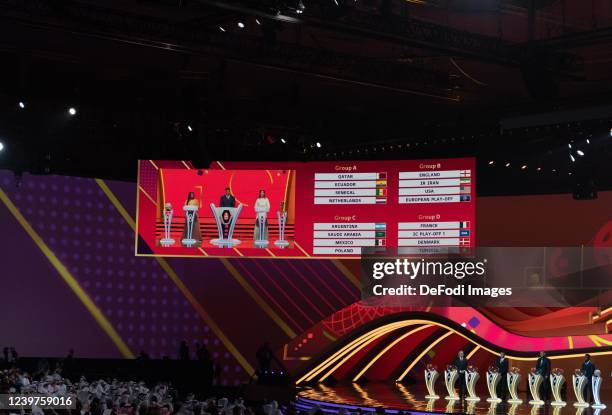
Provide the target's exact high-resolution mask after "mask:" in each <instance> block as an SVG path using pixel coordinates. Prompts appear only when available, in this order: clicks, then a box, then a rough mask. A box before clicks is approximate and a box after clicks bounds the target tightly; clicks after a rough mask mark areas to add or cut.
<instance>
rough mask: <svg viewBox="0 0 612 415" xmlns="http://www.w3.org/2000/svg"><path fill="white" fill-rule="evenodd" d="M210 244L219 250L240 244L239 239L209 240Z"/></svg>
mask: <svg viewBox="0 0 612 415" xmlns="http://www.w3.org/2000/svg"><path fill="white" fill-rule="evenodd" d="M210 243H211V244H213V245H215V246H218V247H219V248H231V247H233V246H235V245H238V244H239V243H240V240H239V239H211V240H210Z"/></svg>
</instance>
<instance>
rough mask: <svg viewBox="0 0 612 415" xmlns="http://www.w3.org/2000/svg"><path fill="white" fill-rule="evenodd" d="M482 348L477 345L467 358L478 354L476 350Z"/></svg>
mask: <svg viewBox="0 0 612 415" xmlns="http://www.w3.org/2000/svg"><path fill="white" fill-rule="evenodd" d="M479 350H480V346H476V347H474V349H472V351H471V352H469V353H468V355H467V356H466V358H467V359H471V358H472V356H474V355H475V354H476V352H478V351H479Z"/></svg>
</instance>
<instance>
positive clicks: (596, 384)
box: [591, 369, 606, 410]
mask: <svg viewBox="0 0 612 415" xmlns="http://www.w3.org/2000/svg"><path fill="white" fill-rule="evenodd" d="M591 381H592V383H591V388H592V389H591V390H592V391H593V402H594V403H593V405H591V408H593V409H595V410H597V409H599V410H601V409H605V408H606V405H605V404H604V403H602V402H601V398H600V395H599V392H600V391H601V382H602V381H603V379H602V378H601V370H599V369H596V370H595V371H594V372H593V377H592V378H591Z"/></svg>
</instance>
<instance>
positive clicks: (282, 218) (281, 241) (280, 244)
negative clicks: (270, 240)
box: [274, 210, 289, 248]
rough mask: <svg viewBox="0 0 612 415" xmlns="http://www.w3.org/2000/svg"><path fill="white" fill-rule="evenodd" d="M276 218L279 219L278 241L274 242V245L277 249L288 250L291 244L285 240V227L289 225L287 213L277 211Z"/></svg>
mask: <svg viewBox="0 0 612 415" xmlns="http://www.w3.org/2000/svg"><path fill="white" fill-rule="evenodd" d="M276 216H277V217H278V239H277V240H276V241H274V245H276V247H277V248H286V247H288V246H289V242H287V241H286V240H285V225H286V223H287V211H286V210H283V211H280V210H279V211H277V212H276Z"/></svg>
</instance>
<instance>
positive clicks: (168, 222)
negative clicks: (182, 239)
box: [159, 203, 174, 246]
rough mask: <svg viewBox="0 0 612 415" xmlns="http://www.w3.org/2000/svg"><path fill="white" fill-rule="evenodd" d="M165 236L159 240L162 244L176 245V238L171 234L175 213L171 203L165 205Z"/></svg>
mask: <svg viewBox="0 0 612 415" xmlns="http://www.w3.org/2000/svg"><path fill="white" fill-rule="evenodd" d="M163 215H164V237H163V238H162V239H161V240H160V241H159V243H160V244H161V246H172V245H174V239H172V237H171V236H170V230H171V228H172V216H173V215H174V209H172V204H171V203H166V204H165V205H164V212H163Z"/></svg>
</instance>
